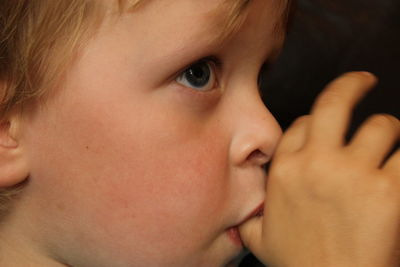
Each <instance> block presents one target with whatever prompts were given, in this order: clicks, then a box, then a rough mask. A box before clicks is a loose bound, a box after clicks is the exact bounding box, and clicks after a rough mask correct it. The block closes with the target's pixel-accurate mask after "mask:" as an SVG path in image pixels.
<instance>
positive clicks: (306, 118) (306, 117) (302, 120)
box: [293, 115, 310, 126]
mask: <svg viewBox="0 0 400 267" xmlns="http://www.w3.org/2000/svg"><path fill="white" fill-rule="evenodd" d="M309 119H310V115H303V116H300V117H298V118H297V119H296V120H295V121H294V122H293V126H296V125H301V124H304V123H306V122H307V121H309Z"/></svg>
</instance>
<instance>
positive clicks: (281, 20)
mask: <svg viewBox="0 0 400 267" xmlns="http://www.w3.org/2000/svg"><path fill="white" fill-rule="evenodd" d="M255 2H259V3H260V2H261V3H262V6H263V8H265V9H267V10H268V11H269V14H270V15H269V16H268V18H267V19H268V21H266V22H265V23H266V24H273V25H274V27H275V28H276V29H278V30H277V31H279V32H280V31H282V30H283V29H284V28H285V20H286V18H285V15H286V13H287V10H288V8H289V5H290V2H291V0H184V1H180V0H174V1H169V0H118V5H119V9H120V10H123V11H125V12H128V13H136V14H137V12H140V9H141V8H146V5H148V4H150V5H151V6H153V7H154V6H158V10H159V11H160V13H159V14H160V15H162V14H163V13H164V12H163V11H165V10H166V9H167V8H169V9H171V8H172V9H174V8H175V9H179V10H180V11H181V12H182V14H181V15H182V16H187V15H193V14H194V13H197V14H196V15H199V16H196V19H197V20H198V23H204V24H208V25H212V27H213V32H214V33H215V32H218V31H219V32H220V34H218V36H217V38H221V40H223V39H224V38H225V37H227V36H229V35H231V34H232V33H234V32H235V31H236V30H237V29H238V28H240V27H239V26H240V25H241V23H242V22H244V21H245V18H246V16H247V15H248V12H247V10H248V7H249V6H250V5H252V4H257V3H255ZM282 32H283V31H282Z"/></svg>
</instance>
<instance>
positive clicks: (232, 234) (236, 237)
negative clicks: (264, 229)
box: [226, 202, 264, 247]
mask: <svg viewBox="0 0 400 267" xmlns="http://www.w3.org/2000/svg"><path fill="white" fill-rule="evenodd" d="M263 215H264V202H263V203H261V204H260V205H258V206H257V208H256V209H254V210H253V211H252V212H251V213H249V214H248V215H247V216H246V217H245V218H244V219H243V220H242V221H241V222H239V223H238V224H236V225H234V226H232V227H230V228H228V229H227V230H226V231H227V234H228V236H229V238H230V239H231V240H232V242H233V243H234V244H235V245H237V246H240V247H243V241H242V238H241V236H240V232H239V226H240V225H241V224H243V223H245V222H246V221H248V220H250V219H251V218H253V217H259V216H263Z"/></svg>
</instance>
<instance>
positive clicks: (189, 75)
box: [176, 60, 216, 91]
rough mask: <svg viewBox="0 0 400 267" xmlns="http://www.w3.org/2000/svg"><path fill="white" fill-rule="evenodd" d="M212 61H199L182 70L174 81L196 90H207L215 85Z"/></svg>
mask: <svg viewBox="0 0 400 267" xmlns="http://www.w3.org/2000/svg"><path fill="white" fill-rule="evenodd" d="M213 67H214V66H213V63H212V62H210V61H207V60H202V61H199V62H197V63H195V64H193V65H191V66H190V67H189V68H187V69H186V70H185V71H183V72H182V73H181V74H180V75H179V76H178V78H176V81H177V82H178V83H180V84H182V85H184V86H186V87H190V88H193V89H195V90H198V91H209V90H212V89H213V88H214V87H215V82H216V78H215V73H214V72H215V70H214V68H213Z"/></svg>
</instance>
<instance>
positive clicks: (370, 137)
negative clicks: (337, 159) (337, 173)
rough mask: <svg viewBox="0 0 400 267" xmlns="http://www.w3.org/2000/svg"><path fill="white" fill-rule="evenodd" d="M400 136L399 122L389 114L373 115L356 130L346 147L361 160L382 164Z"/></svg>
mask: <svg viewBox="0 0 400 267" xmlns="http://www.w3.org/2000/svg"><path fill="white" fill-rule="evenodd" d="M399 137H400V122H399V120H398V119H397V118H395V117H393V116H391V115H385V114H382V115H374V116H372V117H371V118H369V119H368V120H367V122H365V123H364V124H363V125H362V126H361V128H360V129H359V130H358V131H357V133H356V135H355V136H354V138H353V140H352V141H351V142H350V144H349V146H348V148H349V149H350V151H352V153H353V154H354V155H355V156H356V158H358V159H359V160H361V161H365V162H367V163H368V164H371V165H373V166H375V167H379V166H380V165H381V164H382V161H383V160H384V158H385V156H386V155H387V154H388V153H389V152H390V151H391V150H392V148H393V146H394V145H395V144H396V143H397V141H398V140H399Z"/></svg>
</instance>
